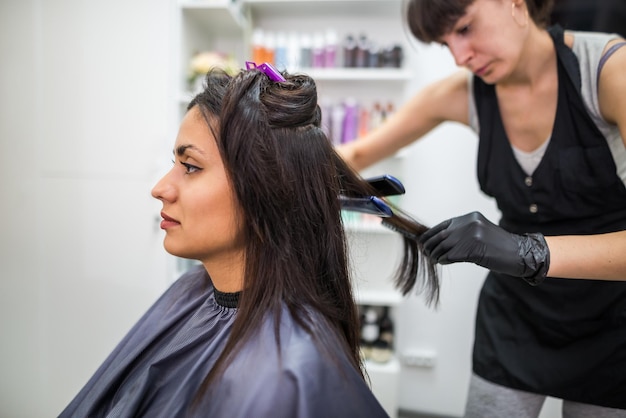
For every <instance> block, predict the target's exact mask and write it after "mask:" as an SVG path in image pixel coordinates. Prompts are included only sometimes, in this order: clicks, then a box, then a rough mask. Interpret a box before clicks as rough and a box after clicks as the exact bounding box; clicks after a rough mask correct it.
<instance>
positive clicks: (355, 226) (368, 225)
mask: <svg viewBox="0 0 626 418" xmlns="http://www.w3.org/2000/svg"><path fill="white" fill-rule="evenodd" d="M344 227H345V229H346V231H348V232H363V233H368V234H394V233H395V232H394V231H392V230H391V229H389V228H385V227H384V226H382V225H381V224H380V218H378V220H373V221H367V222H352V221H348V222H345V223H344Z"/></svg>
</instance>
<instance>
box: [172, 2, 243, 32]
mask: <svg viewBox="0 0 626 418" xmlns="http://www.w3.org/2000/svg"><path fill="white" fill-rule="evenodd" d="M179 5H180V8H181V9H182V11H183V14H184V15H185V16H187V17H188V18H189V19H191V20H194V21H196V22H197V23H198V24H199V25H200V26H201V27H203V28H206V30H208V31H211V32H212V33H214V34H215V35H219V36H242V31H243V30H244V29H245V28H246V27H247V26H248V21H247V19H246V17H245V15H244V13H243V10H242V8H241V5H240V4H239V3H238V2H232V1H228V0H181V1H180V3H179Z"/></svg>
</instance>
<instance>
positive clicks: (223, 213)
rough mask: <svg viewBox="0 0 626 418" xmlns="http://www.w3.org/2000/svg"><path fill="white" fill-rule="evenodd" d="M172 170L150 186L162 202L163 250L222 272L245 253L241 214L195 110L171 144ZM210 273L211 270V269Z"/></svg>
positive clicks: (212, 141) (208, 132)
mask: <svg viewBox="0 0 626 418" xmlns="http://www.w3.org/2000/svg"><path fill="white" fill-rule="evenodd" d="M174 157H175V161H174V166H173V167H172V169H171V170H170V171H169V172H168V173H167V174H166V175H165V176H164V177H163V178H162V179H161V180H160V181H159V182H158V183H157V184H156V186H154V188H153V189H152V196H153V197H155V198H156V199H158V200H160V201H161V202H162V203H163V210H162V212H161V215H162V218H163V220H162V222H161V228H162V229H164V230H165V233H166V234H165V240H164V246H165V249H166V250H167V251H168V252H169V253H171V254H173V255H175V256H178V257H183V258H190V259H196V260H200V261H202V262H203V264H204V265H205V267H207V270H209V265H213V266H217V265H221V267H222V268H223V269H228V268H231V267H232V263H233V262H237V263H240V262H241V260H242V254H243V251H244V245H243V239H242V233H241V225H242V223H241V215H240V213H241V212H240V210H239V205H238V203H237V200H236V198H235V195H234V192H233V190H232V187H231V183H230V182H229V180H228V177H227V175H226V171H225V169H224V164H223V162H222V159H221V157H220V153H219V151H218V148H217V143H216V141H215V138H214V136H213V134H212V133H211V130H210V129H209V127H208V125H207V123H206V121H205V119H204V118H203V116H202V114H201V112H200V110H199V109H198V107H197V106H195V107H193V108H192V109H190V110H189V111H188V112H187V114H186V115H185V118H184V119H183V121H182V123H181V126H180V129H179V132H178V137H177V138H176V144H175V146H174ZM210 272H211V271H210Z"/></svg>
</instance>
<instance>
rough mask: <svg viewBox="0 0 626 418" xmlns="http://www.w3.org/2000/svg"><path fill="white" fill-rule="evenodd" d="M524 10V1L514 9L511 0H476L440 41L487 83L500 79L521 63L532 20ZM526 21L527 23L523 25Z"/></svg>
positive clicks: (459, 61) (461, 63)
mask: <svg viewBox="0 0 626 418" xmlns="http://www.w3.org/2000/svg"><path fill="white" fill-rule="evenodd" d="M517 3H519V2H517ZM517 3H516V4H517ZM525 11H526V6H525V4H523V3H520V5H519V6H516V7H515V9H513V8H512V3H511V0H476V1H474V3H472V4H471V5H469V6H468V7H467V9H466V11H465V15H463V16H462V17H461V18H460V19H459V20H458V21H457V22H456V24H455V25H454V27H453V29H452V30H451V31H450V32H449V33H446V34H445V35H444V36H443V37H442V39H441V43H443V44H444V45H446V46H447V47H448V48H449V49H450V52H451V53H452V55H453V56H454V60H455V62H456V64H457V65H458V66H461V67H465V68H467V69H469V70H470V71H472V72H473V73H474V74H476V75H477V76H479V77H481V78H482V79H483V80H484V81H485V82H486V83H490V84H492V83H497V82H498V81H501V80H503V79H505V78H506V77H507V76H509V75H511V74H512V73H513V72H514V70H515V68H516V66H517V65H518V62H519V59H520V54H521V48H522V46H523V39H524V37H525V34H526V33H527V27H528V24H530V21H527V20H526V15H525ZM513 14H515V18H516V19H517V21H516V20H514V16H513ZM524 22H527V23H528V24H527V25H526V26H524Z"/></svg>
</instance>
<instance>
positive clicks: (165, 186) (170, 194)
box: [152, 171, 176, 202]
mask: <svg viewBox="0 0 626 418" xmlns="http://www.w3.org/2000/svg"><path fill="white" fill-rule="evenodd" d="M172 174H173V173H172V171H169V172H168V173H167V174H166V175H164V176H163V177H162V178H161V180H159V181H158V182H157V184H155V185H154V187H153V188H152V197H154V198H155V199H158V200H161V201H163V202H173V201H175V200H176V185H175V184H174V182H173V181H172V180H173V179H172V177H173V176H172Z"/></svg>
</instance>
